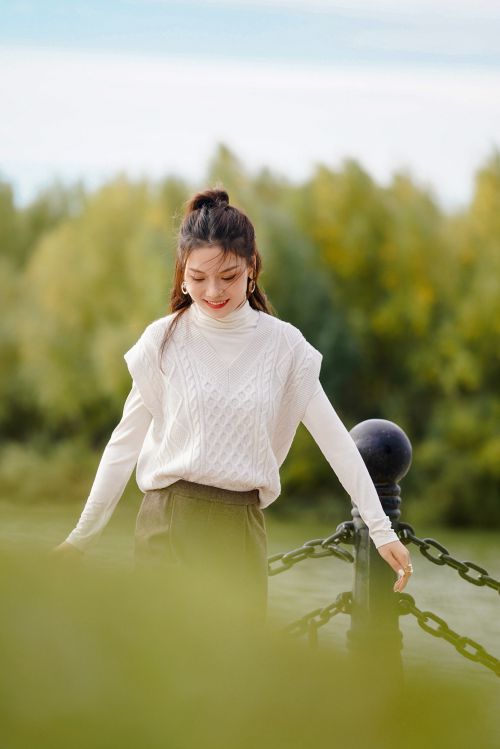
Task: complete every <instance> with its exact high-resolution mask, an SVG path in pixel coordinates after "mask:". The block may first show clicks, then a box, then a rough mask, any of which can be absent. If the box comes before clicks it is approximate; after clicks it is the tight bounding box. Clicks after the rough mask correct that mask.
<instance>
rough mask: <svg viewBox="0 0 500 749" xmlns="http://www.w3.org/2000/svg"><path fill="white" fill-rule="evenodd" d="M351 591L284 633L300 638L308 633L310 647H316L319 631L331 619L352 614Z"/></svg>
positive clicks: (289, 625) (290, 626) (298, 621)
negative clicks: (338, 615) (339, 615)
mask: <svg viewBox="0 0 500 749" xmlns="http://www.w3.org/2000/svg"><path fill="white" fill-rule="evenodd" d="M351 601H352V593H351V591H350V590H349V591H345V592H344V593H339V594H338V596H337V598H336V599H335V601H333V602H332V603H329V604H328V605H327V606H320V607H319V608H317V609H314V610H313V611H310V612H309V613H308V614H305V615H304V616H302V617H300V619H296V620H295V621H293V622H291V624H288V625H287V626H286V627H285V628H284V629H283V631H284V632H285V633H286V634H288V635H291V636H294V637H300V636H301V635H303V634H305V633H306V632H307V635H308V641H309V645H311V646H312V647H316V646H317V644H318V629H319V628H320V627H324V625H325V624H327V623H328V622H329V621H330V619H332V618H333V617H334V616H336V615H337V614H349V613H350V612H351Z"/></svg>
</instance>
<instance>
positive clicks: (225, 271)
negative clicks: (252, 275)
mask: <svg viewBox="0 0 500 749" xmlns="http://www.w3.org/2000/svg"><path fill="white" fill-rule="evenodd" d="M235 268H239V265H231V267H230V268H224V270H221V271H219V272H220V273H227V272H228V271H230V270H234V269H235ZM189 270H190V271H192V272H193V273H205V271H204V270H199V269H198V268H189Z"/></svg>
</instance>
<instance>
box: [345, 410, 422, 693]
mask: <svg viewBox="0 0 500 749" xmlns="http://www.w3.org/2000/svg"><path fill="white" fill-rule="evenodd" d="M350 435H351V437H352V438H353V440H354V442H355V444H356V447H357V448H358V450H359V452H360V453H361V457H362V458H363V461H364V463H365V465H366V467H367V469H368V473H369V474H370V477H371V479H372V481H373V483H374V485H375V489H376V490H377V494H378V496H379V499H380V503H381V505H382V508H383V510H384V512H385V514H386V515H388V517H389V518H390V520H391V524H392V527H393V528H394V530H395V531H397V530H398V521H399V518H400V515H401V510H400V507H401V498H400V494H401V490H400V487H399V484H398V481H400V480H401V479H402V478H403V476H405V475H406V474H407V473H408V470H409V468H410V465H411V459H412V449H411V443H410V440H409V439H408V437H407V435H406V434H405V432H404V431H403V430H402V429H401V428H400V427H398V425H397V424H394V423H393V422H392V421H387V420H386V419H367V420H366V421H362V422H360V423H359V424H356V426H355V427H353V428H352V429H351V431H350ZM353 500H355V498H353ZM351 514H352V518H353V525H354V548H355V563H354V585H353V598H352V609H351V627H350V629H349V630H348V632H347V644H348V648H349V650H350V651H351V652H352V654H353V655H355V656H360V657H361V660H362V663H363V666H364V665H366V663H367V660H371V661H372V662H373V661H374V660H375V661H376V662H377V664H378V666H379V668H381V669H383V670H384V671H385V672H386V673H387V675H388V671H389V670H390V672H391V676H392V678H394V679H396V680H397V681H402V661H401V648H402V633H401V631H400V629H399V613H398V607H397V598H396V594H395V593H394V591H393V589H392V586H393V584H394V581H395V580H396V574H395V573H394V570H392V569H391V567H390V566H389V565H388V564H387V562H386V561H385V560H384V559H383V558H382V557H381V555H380V554H379V552H378V550H377V549H376V548H375V545H374V544H373V542H372V541H371V539H370V537H369V533H368V528H367V526H366V524H365V523H364V521H363V520H362V518H361V516H360V514H359V511H358V508H357V507H356V505H355V504H354V502H353V506H352V511H351Z"/></svg>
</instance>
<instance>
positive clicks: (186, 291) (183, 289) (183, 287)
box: [181, 281, 188, 294]
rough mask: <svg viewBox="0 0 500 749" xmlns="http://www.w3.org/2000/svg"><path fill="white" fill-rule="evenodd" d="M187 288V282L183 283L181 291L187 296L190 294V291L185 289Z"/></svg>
mask: <svg viewBox="0 0 500 749" xmlns="http://www.w3.org/2000/svg"><path fill="white" fill-rule="evenodd" d="M185 286H186V282H185V281H183V282H182V283H181V291H182V293H183V294H187V293H188V290H187V289H186V288H185Z"/></svg>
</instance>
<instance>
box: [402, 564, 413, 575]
mask: <svg viewBox="0 0 500 749" xmlns="http://www.w3.org/2000/svg"><path fill="white" fill-rule="evenodd" d="M403 570H404V573H405V575H411V574H412V572H413V565H412V564H411V562H410V563H409V564H406V565H405V566H404V567H403Z"/></svg>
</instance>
